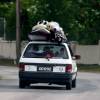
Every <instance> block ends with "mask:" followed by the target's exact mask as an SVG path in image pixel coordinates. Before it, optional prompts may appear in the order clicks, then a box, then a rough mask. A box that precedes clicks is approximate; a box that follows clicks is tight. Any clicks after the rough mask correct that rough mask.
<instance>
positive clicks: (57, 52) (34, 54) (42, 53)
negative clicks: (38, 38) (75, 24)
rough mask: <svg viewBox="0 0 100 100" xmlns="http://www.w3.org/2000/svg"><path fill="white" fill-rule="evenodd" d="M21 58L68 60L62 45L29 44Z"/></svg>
mask: <svg viewBox="0 0 100 100" xmlns="http://www.w3.org/2000/svg"><path fill="white" fill-rule="evenodd" d="M23 57H24V58H46V57H48V58H55V59H58V58H60V59H68V54H67V50H66V48H65V46H64V45H62V44H61V45H57V44H30V45H28V47H27V48H26V50H25V52H24V55H23Z"/></svg>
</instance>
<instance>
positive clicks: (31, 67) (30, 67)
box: [25, 65, 37, 71]
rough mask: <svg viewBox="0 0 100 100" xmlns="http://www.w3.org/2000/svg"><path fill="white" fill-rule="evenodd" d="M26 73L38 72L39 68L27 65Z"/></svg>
mask: <svg viewBox="0 0 100 100" xmlns="http://www.w3.org/2000/svg"><path fill="white" fill-rule="evenodd" d="M25 71H37V66H34V65H25Z"/></svg>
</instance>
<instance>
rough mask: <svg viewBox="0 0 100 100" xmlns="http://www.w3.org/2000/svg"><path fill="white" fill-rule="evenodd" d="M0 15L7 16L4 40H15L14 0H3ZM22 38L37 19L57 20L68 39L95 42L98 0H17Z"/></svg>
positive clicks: (99, 34) (99, 17)
mask: <svg viewBox="0 0 100 100" xmlns="http://www.w3.org/2000/svg"><path fill="white" fill-rule="evenodd" d="M2 1H3V2H1V1H0V2H1V3H0V17H6V19H7V39H11V40H12V39H15V25H16V24H15V22H16V21H15V20H16V18H15V17H16V16H15V2H13V3H12V2H7V1H15V0H5V2H4V0H2ZM20 4H21V8H20V9H21V12H20V14H21V30H22V31H21V38H22V39H24V40H25V39H27V33H28V32H30V31H31V28H32V26H33V25H35V24H36V22H37V21H39V20H43V19H45V20H48V21H57V22H59V23H60V25H61V27H63V29H64V31H65V33H66V32H67V33H69V38H70V40H76V41H78V42H79V43H81V44H96V43H98V40H99V39H100V28H99V26H100V0H20Z"/></svg>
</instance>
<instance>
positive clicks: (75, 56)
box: [72, 55, 81, 60]
mask: <svg viewBox="0 0 100 100" xmlns="http://www.w3.org/2000/svg"><path fill="white" fill-rule="evenodd" d="M72 58H73V59H74V60H78V59H80V58H81V56H80V55H74V56H73V57H72Z"/></svg>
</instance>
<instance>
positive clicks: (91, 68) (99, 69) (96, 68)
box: [78, 64, 100, 73]
mask: <svg viewBox="0 0 100 100" xmlns="http://www.w3.org/2000/svg"><path fill="white" fill-rule="evenodd" d="M78 70H79V71H82V72H95V73H100V65H83V64H80V65H78Z"/></svg>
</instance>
